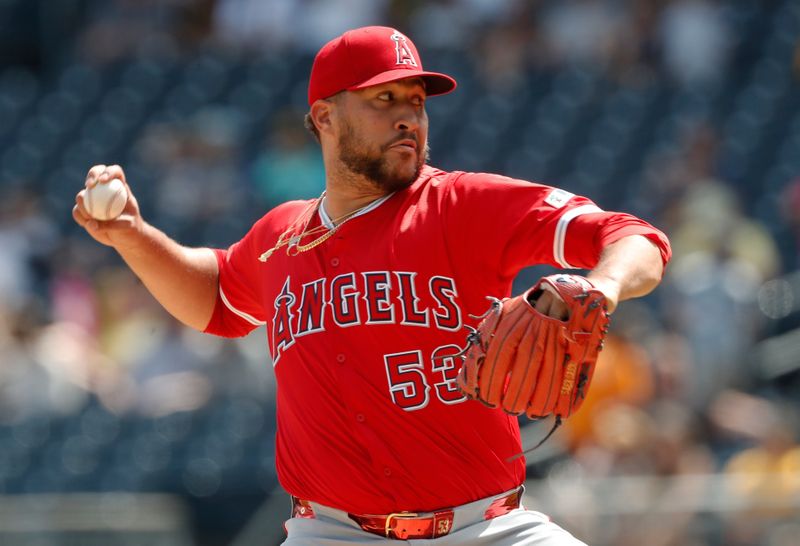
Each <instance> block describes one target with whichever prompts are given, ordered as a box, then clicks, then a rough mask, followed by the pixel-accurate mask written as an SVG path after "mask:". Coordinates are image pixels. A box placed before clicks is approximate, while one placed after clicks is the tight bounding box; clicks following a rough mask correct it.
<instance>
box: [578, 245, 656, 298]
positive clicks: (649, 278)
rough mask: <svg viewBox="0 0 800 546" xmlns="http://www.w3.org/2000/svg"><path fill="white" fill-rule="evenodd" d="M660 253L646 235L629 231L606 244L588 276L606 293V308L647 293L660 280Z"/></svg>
mask: <svg viewBox="0 0 800 546" xmlns="http://www.w3.org/2000/svg"><path fill="white" fill-rule="evenodd" d="M663 272H664V264H663V262H662V259H661V253H660V251H659V249H658V247H656V245H655V244H653V243H652V242H651V241H650V240H649V239H647V238H646V237H644V236H641V235H631V236H629V237H623V238H622V239H620V240H618V241H616V242H614V243H612V244H610V245H608V246H607V247H606V248H605V249H603V252H602V253H601V255H600V261H599V262H598V263H597V266H595V268H594V269H592V271H591V272H590V273H589V274H588V275H587V278H588V279H589V280H590V281H591V282H592V284H594V285H595V286H596V287H597V288H598V289H600V290H601V291H603V292H604V293H605V294H606V296H607V297H608V303H609V311H613V310H614V309H615V308H616V306H617V304H618V303H619V302H621V301H624V300H628V299H631V298H638V297H641V296H644V295H646V294H649V293H650V292H652V291H653V289H654V288H655V287H656V286H658V284H659V282H661V277H662V275H663Z"/></svg>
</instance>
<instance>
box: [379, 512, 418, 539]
mask: <svg viewBox="0 0 800 546" xmlns="http://www.w3.org/2000/svg"><path fill="white" fill-rule="evenodd" d="M417 516H418V514H417V513H415V512H392V513H391V514H389V515H387V516H386V524H385V525H384V532H385V533H386V538H389V533H391V532H392V530H391V529H389V527H391V525H392V518H415V517H417Z"/></svg>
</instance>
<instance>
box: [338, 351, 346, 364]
mask: <svg viewBox="0 0 800 546" xmlns="http://www.w3.org/2000/svg"><path fill="white" fill-rule="evenodd" d="M345 360H347V358H346V357H345V356H344V355H343V354H342V353H339V354H338V355H336V362H338V363H339V364H344V361H345Z"/></svg>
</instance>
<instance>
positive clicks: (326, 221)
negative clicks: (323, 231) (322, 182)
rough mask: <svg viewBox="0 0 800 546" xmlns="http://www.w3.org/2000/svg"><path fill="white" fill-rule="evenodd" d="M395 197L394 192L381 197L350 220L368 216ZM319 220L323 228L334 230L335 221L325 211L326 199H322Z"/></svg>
mask: <svg viewBox="0 0 800 546" xmlns="http://www.w3.org/2000/svg"><path fill="white" fill-rule="evenodd" d="M393 195H394V192H392V193H389V194H386V195H384V196H383V197H379V198H378V199H376V200H375V201H373V202H372V203H370V204H369V205H367V206H365V207H364V208H363V209H361V210H359V211H358V212H356V213H355V214H354V215H352V216H350V217H349V218H348V220H350V219H352V218H355V217H356V216H361V215H362V214H366V213H368V212H370V211H372V210H375V209H376V208H378V207H379V206H381V205H382V204H383V203H384V202H385V201H386V200H387V199H389V198H390V197H391V196H393ZM319 220H320V222H321V223H322V225H323V226H325V227H326V228H328V229H333V228H334V227H335V226H334V225H333V221H332V220H331V217H330V216H329V215H328V212H327V211H326V210H325V199H324V198H323V199H322V202H321V203H320V204H319Z"/></svg>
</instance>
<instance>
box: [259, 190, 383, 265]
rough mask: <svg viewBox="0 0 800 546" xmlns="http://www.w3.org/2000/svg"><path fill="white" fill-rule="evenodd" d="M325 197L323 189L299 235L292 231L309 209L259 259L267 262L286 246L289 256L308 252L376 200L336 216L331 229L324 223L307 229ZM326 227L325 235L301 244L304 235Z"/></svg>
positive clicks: (323, 229) (315, 232)
mask: <svg viewBox="0 0 800 546" xmlns="http://www.w3.org/2000/svg"><path fill="white" fill-rule="evenodd" d="M324 198H325V192H324V191H323V192H322V194H321V195H320V196H319V197H318V198H317V200H316V202H315V203H314V209H313V211H312V212H311V215H310V216H309V218H308V220H307V223H306V228H303V231H302V232H300V234H299V235H290V233H291V232H292V231H294V230H295V228H296V227H297V223H298V221H299V220H300V219H301V218H302V217H303V216H305V213H306V212H307V211H308V209H306V210H305V211H303V213H302V214H301V215H300V216H298V218H297V220H295V222H294V223H292V225H291V226H289V228H288V229H287V230H286V231H284V232H283V233H281V236H280V237H278V242H277V243H275V246H273V247H272V248H270V249H269V250H267V251H266V252H264V253H263V254H261V256H259V257H258V261H260V262H266V261H267V260H268V259H269V257H270V256H272V254H273V253H274V252H275V251H276V250H278V249H279V248H281V247H284V246H285V247H287V248H286V255H287V256H297V255H298V254H300V253H301V252H306V251H309V250H311V249H312V248H316V247H317V246H319V245H321V244H322V243H324V242H325V241H327V240H328V239H330V238H331V237H332V236H333V234H334V233H336V231H337V230H338V229H339V228H340V227H341V226H342V225H343V224H344V223H345V222H347V221H348V220H350V219H351V218H353V217H354V216H356V215H357V214H358V213H359V212H361V211H363V210H364V209H366V208H367V207H369V206H370V205H372V203H374V202H375V201H372V202H370V203H367V204H366V205H364V206H363V207H361V208H358V209H356V210H354V211H352V212H348V213H347V214H343V215H342V216H340V217H338V218H336V219H335V220H332V222H333V227H332V228H331V229H328V228H326V227H325V226H324V225H320V226H317V227H315V228H311V229H307V226H308V224H309V223H311V220H312V219H313V218H314V214H316V213H318V212H319V208H320V206H321V205H322V200H323V199H324ZM326 229H328V231H327V233H325V234H324V235H322V236H320V237H317V238H316V239H314V240H313V241H311V242H310V243H306V244H304V245H303V244H300V242H301V241H302V240H303V238H304V237H308V236H310V235H316V234H317V233H320V232H322V231H325V230H326Z"/></svg>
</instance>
